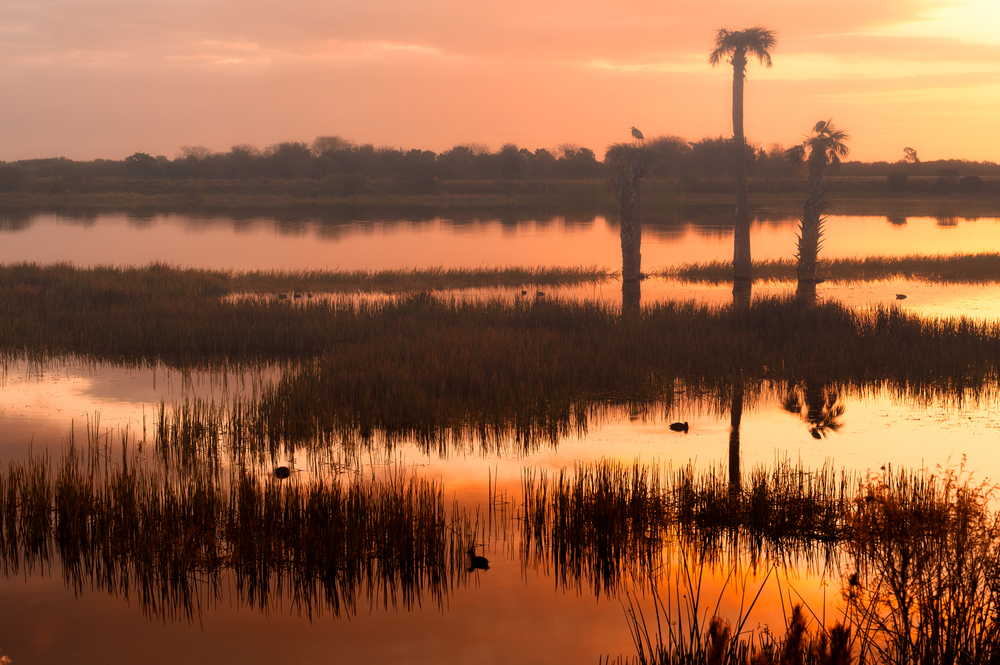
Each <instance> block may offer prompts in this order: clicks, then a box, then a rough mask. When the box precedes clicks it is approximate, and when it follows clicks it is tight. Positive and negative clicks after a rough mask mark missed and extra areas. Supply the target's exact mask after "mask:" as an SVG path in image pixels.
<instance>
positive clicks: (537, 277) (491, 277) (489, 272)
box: [226, 266, 615, 293]
mask: <svg viewBox="0 0 1000 665" xmlns="http://www.w3.org/2000/svg"><path fill="white" fill-rule="evenodd" d="M226 275H227V276H228V278H229V288H230V290H231V291H232V292H233V293H270V292H291V291H296V290H300V291H317V292H323V293H407V292H409V293H412V292H419V291H441V290H449V291H462V290H468V289H484V288H495V289H512V288H521V287H525V286H576V285H579V284H603V283H606V282H608V281H610V280H612V279H613V278H614V277H615V274H614V273H613V272H612V271H610V270H608V269H606V268H598V267H597V266H590V267H584V266H578V267H571V268H563V267H558V266H554V267H534V268H524V267H519V266H508V267H503V268H499V267H498V268H412V269H399V270H344V271H339V270H338V271H329V270H323V271H321V270H303V271H246V272H230V273H226Z"/></svg>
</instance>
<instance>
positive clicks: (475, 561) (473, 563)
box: [468, 547, 490, 573]
mask: <svg viewBox="0 0 1000 665" xmlns="http://www.w3.org/2000/svg"><path fill="white" fill-rule="evenodd" d="M489 569H490V560H489V559H487V558H486V557H484V556H477V555H476V550H475V548H473V547H470V548H469V571H468V572H470V573H471V572H472V571H474V570H489Z"/></svg>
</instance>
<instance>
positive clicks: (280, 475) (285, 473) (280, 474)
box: [274, 466, 292, 480]
mask: <svg viewBox="0 0 1000 665" xmlns="http://www.w3.org/2000/svg"><path fill="white" fill-rule="evenodd" d="M290 475H292V470H291V469H289V468H288V467H287V466H279V467H278V468H277V469H275V470H274V477H275V478H277V479H278V480H284V479H285V478H287V477H289V476H290Z"/></svg>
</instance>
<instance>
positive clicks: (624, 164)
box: [604, 128, 656, 310]
mask: <svg viewBox="0 0 1000 665" xmlns="http://www.w3.org/2000/svg"><path fill="white" fill-rule="evenodd" d="M633 129H634V128H633ZM655 160H656V153H655V151H653V150H652V149H650V148H638V147H635V146H633V145H628V144H625V143H615V144H613V145H610V146H608V150H607V152H606V153H605V155H604V163H605V164H606V165H607V166H608V169H609V175H610V183H609V184H610V189H611V192H612V194H613V195H614V197H615V198H616V199H617V200H618V209H619V212H620V214H621V217H620V219H621V241H622V308H623V310H624V309H630V310H636V309H638V308H639V299H640V295H641V294H640V287H639V280H640V279H642V177H643V175H645V173H646V171H647V170H648V168H649V167H650V166H651V165H652V164H653V163H654V162H655Z"/></svg>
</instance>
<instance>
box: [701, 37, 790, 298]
mask: <svg viewBox="0 0 1000 665" xmlns="http://www.w3.org/2000/svg"><path fill="white" fill-rule="evenodd" d="M777 42H778V40H777V38H776V37H775V33H774V32H772V31H771V30H765V29H764V28H762V27H760V26H756V27H753V28H747V29H746V30H729V29H727V28H720V29H719V31H718V32H717V33H716V35H715V50H714V51H712V52H711V53H710V54H709V56H708V61H709V62H710V63H711V64H712V66H713V67H714V66H715V65H717V64H719V63H720V62H722V61H723V60H724V59H726V58H728V59H729V62H730V64H732V66H733V146H734V149H735V158H736V230H735V235H734V238H733V300H734V301H736V302H749V301H750V289H751V284H752V275H751V261H750V195H749V194H748V193H747V163H746V138H745V137H744V136H743V81H744V79H746V72H747V55H748V54H749V55H753V56H757V60H758V61H760V63H761V64H763V65H766V66H768V67H770V66H771V51H772V50H773V49H774V46H775V44H777Z"/></svg>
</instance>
